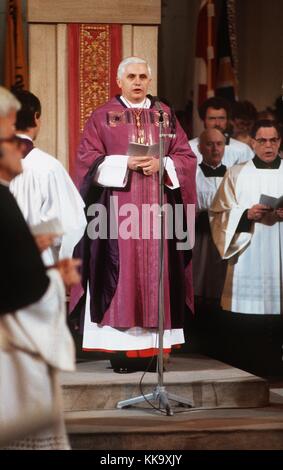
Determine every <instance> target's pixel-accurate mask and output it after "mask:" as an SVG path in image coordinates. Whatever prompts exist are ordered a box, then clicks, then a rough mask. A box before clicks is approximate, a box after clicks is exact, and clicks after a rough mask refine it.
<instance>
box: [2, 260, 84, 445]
mask: <svg viewBox="0 0 283 470" xmlns="http://www.w3.org/2000/svg"><path fill="white" fill-rule="evenodd" d="M47 274H48V276H49V278H50V283H49V286H48V289H47V291H46V293H45V294H44V296H43V297H42V298H41V299H40V300H39V301H38V302H36V303H35V304H32V305H30V306H28V307H26V308H25V309H22V310H19V311H17V312H16V313H15V314H6V315H3V316H1V318H0V337H1V345H0V396H1V400H0V430H1V431H2V432H4V429H5V427H6V428H7V427H8V428H11V427H13V425H14V426H17V422H21V423H23V422H25V420H26V422H27V424H29V419H30V418H31V417H32V416H35V413H36V414H37V419H39V420H40V419H41V418H42V419H43V420H46V416H48V415H51V414H54V413H55V414H56V422H55V424H54V425H53V426H52V427H50V428H49V429H46V430H44V431H42V432H38V433H36V434H34V435H28V436H26V437H25V438H23V439H20V440H17V441H15V442H12V443H11V444H10V445H9V448H12V449H21V448H24V449H64V448H69V444H68V439H67V436H66V431H65V427H64V421H63V410H62V408H61V407H60V399H61V397H60V394H61V390H60V386H59V383H58V377H57V374H58V371H59V370H65V371H72V370H74V368H75V349H74V344H73V339H72V337H71V334H70V332H69V329H68V327H67V324H66V308H65V289H64V285H63V282H62V279H61V276H60V274H59V272H58V271H57V270H55V269H50V270H48V271H47ZM1 428H2V429H1Z"/></svg>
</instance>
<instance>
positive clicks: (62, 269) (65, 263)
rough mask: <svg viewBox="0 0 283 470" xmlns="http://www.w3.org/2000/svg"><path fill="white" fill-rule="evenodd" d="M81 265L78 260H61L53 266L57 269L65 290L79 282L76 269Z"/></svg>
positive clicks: (79, 277)
mask: <svg viewBox="0 0 283 470" xmlns="http://www.w3.org/2000/svg"><path fill="white" fill-rule="evenodd" d="M80 265H81V260H80V259H70V258H66V259H62V260H60V261H58V262H57V263H56V264H55V266H54V267H55V268H56V269H58V271H59V273H60V274H61V277H62V279H63V282H64V284H65V286H66V288H69V287H72V286H74V285H76V284H78V283H79V282H80V280H81V276H80V274H79V273H78V271H77V267H78V266H80Z"/></svg>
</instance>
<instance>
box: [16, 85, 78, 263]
mask: <svg viewBox="0 0 283 470" xmlns="http://www.w3.org/2000/svg"><path fill="white" fill-rule="evenodd" d="M15 94H16V96H17V99H18V100H19V101H20V103H21V105H22V107H21V109H20V110H19V111H18V113H17V120H16V130H17V136H18V137H19V138H20V139H21V141H22V143H23V148H24V154H25V155H24V159H23V168H24V171H23V173H22V174H21V175H19V176H18V177H17V178H15V179H14V180H13V181H12V182H11V184H10V190H11V192H12V193H13V195H14V196H15V198H16V200H17V202H18V204H19V206H20V208H21V210H22V212H23V215H24V217H25V219H26V221H27V223H28V224H29V226H30V227H33V226H37V225H39V224H41V223H43V222H48V221H52V220H53V219H57V220H59V222H60V225H61V228H62V232H63V233H62V235H61V236H60V237H56V238H55V240H54V243H53V245H52V246H51V247H50V248H48V249H46V250H44V251H43V253H42V257H43V260H44V263H45V264H46V265H53V264H54V263H56V261H57V260H58V259H63V258H66V257H71V256H72V253H73V249H74V247H75V245H76V244H77V243H78V241H79V240H80V239H81V237H82V236H83V233H84V230H85V227H86V217H85V214H84V202H83V200H82V198H81V196H80V194H79V192H78V190H77V188H76V187H75V185H74V183H73V182H72V180H71V178H70V176H69V175H68V173H67V171H66V170H65V168H64V167H63V165H62V164H61V163H60V162H59V161H58V160H57V159H56V158H54V157H53V156H51V155H49V154H48V153H46V152H44V151H42V150H40V149H38V148H36V147H34V146H33V141H34V140H35V139H36V137H37V135H38V133H39V130H40V125H41V120H40V116H41V105H40V102H39V100H38V98H37V97H36V96H35V95H33V94H32V93H30V92H28V91H18V92H16V93H15Z"/></svg>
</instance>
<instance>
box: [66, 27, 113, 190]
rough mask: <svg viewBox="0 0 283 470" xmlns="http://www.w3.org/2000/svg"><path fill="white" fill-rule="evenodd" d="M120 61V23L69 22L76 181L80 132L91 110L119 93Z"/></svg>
mask: <svg viewBox="0 0 283 470" xmlns="http://www.w3.org/2000/svg"><path fill="white" fill-rule="evenodd" d="M121 60H122V29H121V25H115V24H111V25H109V24H69V25H68V74H69V75H68V82H69V83H68V88H69V172H70V175H71V177H72V178H73V179H74V181H76V175H75V160H76V153H77V148H78V144H79V140H80V136H81V133H82V132H83V129H84V126H85V123H86V121H87V119H88V118H89V116H90V114H91V113H92V111H94V110H95V109H96V108H97V107H98V106H100V105H102V104H104V103H105V102H106V101H108V100H109V99H110V98H111V97H112V96H114V95H115V94H116V93H118V92H119V88H118V85H117V84H116V73H117V68H118V65H119V63H120V61H121Z"/></svg>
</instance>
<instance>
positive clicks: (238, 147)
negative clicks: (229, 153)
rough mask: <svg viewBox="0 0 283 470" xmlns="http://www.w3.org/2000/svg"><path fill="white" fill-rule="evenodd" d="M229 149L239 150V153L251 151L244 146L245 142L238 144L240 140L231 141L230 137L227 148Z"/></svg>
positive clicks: (246, 145)
mask: <svg viewBox="0 0 283 470" xmlns="http://www.w3.org/2000/svg"><path fill="white" fill-rule="evenodd" d="M229 146H230V147H231V148H232V149H234V150H239V151H240V150H241V151H251V152H252V150H251V148H250V147H249V146H248V144H245V142H240V140H237V139H233V137H230V143H229V145H228V147H229Z"/></svg>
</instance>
